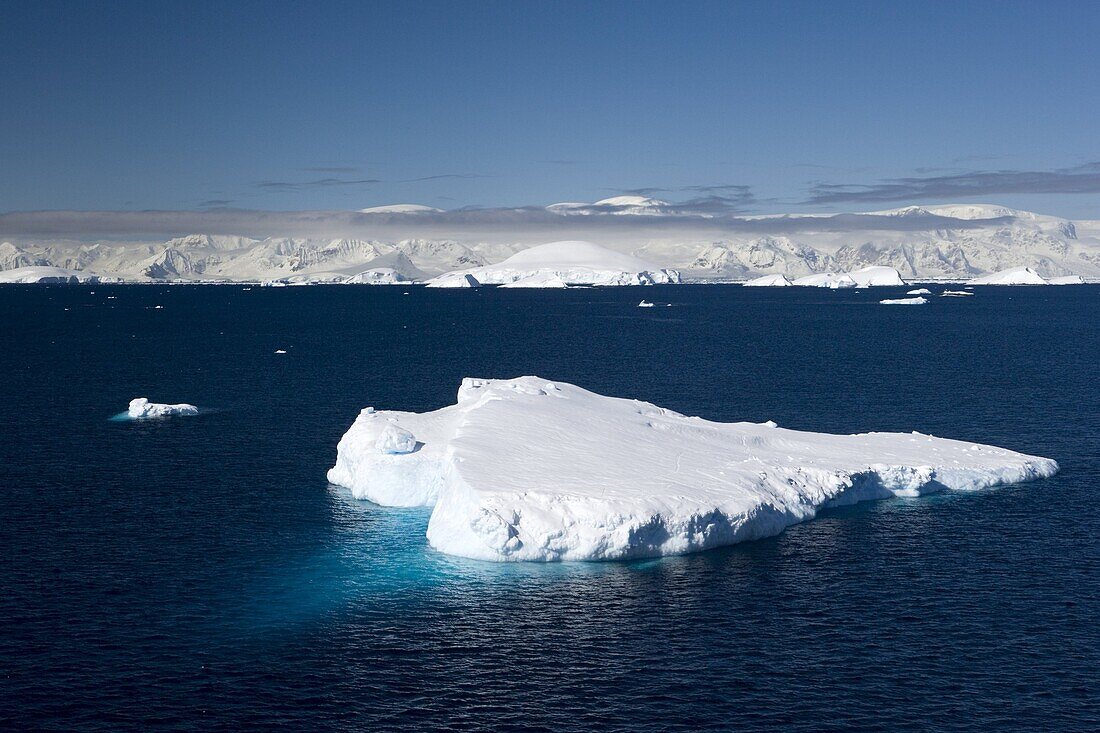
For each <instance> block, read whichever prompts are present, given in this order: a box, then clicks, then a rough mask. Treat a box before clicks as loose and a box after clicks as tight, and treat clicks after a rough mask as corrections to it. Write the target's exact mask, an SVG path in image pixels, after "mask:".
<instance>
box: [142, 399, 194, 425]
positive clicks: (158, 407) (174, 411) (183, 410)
mask: <svg viewBox="0 0 1100 733" xmlns="http://www.w3.org/2000/svg"><path fill="white" fill-rule="evenodd" d="M198 414H199V408H197V407H195V406H194V405H188V404H186V403H183V402H181V403H179V404H177V405H165V404H161V403H159V402H150V401H149V400H148V399H147V398H145V397H137V398H135V399H132V400H130V406H129V408H127V410H126V415H127V416H128V417H129V418H130V419H131V420H147V419H149V418H154V417H169V416H171V415H198Z"/></svg>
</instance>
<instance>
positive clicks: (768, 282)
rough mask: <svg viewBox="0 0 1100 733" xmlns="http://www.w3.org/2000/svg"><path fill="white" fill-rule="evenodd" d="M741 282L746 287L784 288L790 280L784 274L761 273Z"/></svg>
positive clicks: (788, 284)
mask: <svg viewBox="0 0 1100 733" xmlns="http://www.w3.org/2000/svg"><path fill="white" fill-rule="evenodd" d="M741 284H742V285H744V286H745V287H747V288H785V287H789V286H790V284H791V281H790V280H788V279H787V277H786V276H785V275H762V276H760V277H756V278H753V279H752V280H748V281H746V282H743V283H741Z"/></svg>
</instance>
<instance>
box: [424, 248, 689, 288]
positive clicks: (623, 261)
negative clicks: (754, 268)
mask: <svg viewBox="0 0 1100 733" xmlns="http://www.w3.org/2000/svg"><path fill="white" fill-rule="evenodd" d="M463 277H465V278H472V279H473V280H474V281H475V282H476V283H477V284H480V285H501V286H505V287H529V288H547V287H549V288H563V287H566V286H569V285H604V286H610V285H655V284H661V283H676V282H679V281H680V274H679V273H678V272H677V271H676V270H671V269H664V268H660V267H657V266H656V265H653V264H651V263H649V262H646V261H645V260H642V259H639V258H637V257H634V256H632V255H627V254H623V253H621V252H616V251H615V250H612V249H608V248H607V247H602V246H600V245H598V244H593V243H592V242H584V241H577V240H572V241H561V242H548V243H547V244H541V245H537V246H535V247H530V248H528V249H524V250H521V251H519V252H517V253H516V254H514V255H512V256H511V257H508V258H507V259H505V260H504V261H503V262H499V263H497V264H495V265H483V266H481V267H474V268H469V269H465V270H458V271H455V272H449V273H446V274H444V275H441V276H440V277H439V278H436V279H434V280H431V281H429V282H428V285H430V286H434V287H451V285H449V283H452V282H455V279H456V278H463Z"/></svg>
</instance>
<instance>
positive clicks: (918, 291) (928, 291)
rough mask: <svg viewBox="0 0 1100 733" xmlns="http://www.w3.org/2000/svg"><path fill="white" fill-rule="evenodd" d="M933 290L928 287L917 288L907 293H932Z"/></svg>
mask: <svg viewBox="0 0 1100 733" xmlns="http://www.w3.org/2000/svg"><path fill="white" fill-rule="evenodd" d="M931 294H932V291H931V290H929V289H928V288H917V289H916V290H910V291H909V292H908V293H906V295H931Z"/></svg>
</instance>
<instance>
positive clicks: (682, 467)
mask: <svg viewBox="0 0 1100 733" xmlns="http://www.w3.org/2000/svg"><path fill="white" fill-rule="evenodd" d="M1057 470H1058V464H1057V463H1055V462H1054V461H1053V460H1050V459H1048V458H1040V457H1036V456H1028V455H1024V454H1022V453H1016V452H1013V451H1010V450H1005V449H1003V448H996V447H993V446H987V445H978V444H974V443H969V442H965V441H957V440H947V439H943V438H935V437H932V436H928V435H921V434H918V433H912V434H909V433H865V434H859V435H829V434H820V433H810V432H802V431H797V430H786V429H783V428H779V427H777V426H776V425H775V423H771V422H768V423H764V424H756V423H717V422H711V421H707V420H703V419H701V418H697V417H686V416H684V415H681V414H679V413H676V412H673V411H671V410H667V409H664V408H661V407H657V406H655V405H652V404H650V403H648V402H641V401H638V400H629V399H620V398H614V397H604V396H601V395H597V394H595V393H592V392H588V391H586V390H584V389H581V388H579V387H575V386H573V385H570V384H564V383H561V382H556V383H555V382H549V381H547V380H545V379H541V378H538V377H520V378H517V379H508V380H488V379H470V378H467V379H464V380H463V382H462V386H461V387H460V388H459V391H458V401H457V403H456V404H454V405H451V406H448V407H444V408H442V409H440V410H436V411H434V412H426V413H411V412H398V411H376V410H374V409H372V408H367V409H365V410H363V411H362V412H361V413H360V414H359V417H358V418H357V419H356V421H355V423H354V424H353V425H352V426H351V428H350V429H349V430H348V431H347V433H346V434H345V435H344V436H343V438H342V439H341V440H340V443H339V446H338V449H337V458H336V465H335V466H334V467H333V468H332V469H331V470H330V471H329V472H328V479H329V481H331V482H332V483H334V484H338V485H341V486H345V487H348V488H349V489H350V490H351V492H352V494H353V495H354V496H355V497H357V498H360V499H369V500H371V501H374V502H376V503H379V504H384V505H390V506H434V510H433V512H432V515H431V519H430V521H429V523H428V532H427V535H428V541H429V542H430V543H431V545H432V546H433V547H435V548H436V549H439V550H441V551H443V552H447V553H451V554H454V555H461V556H465V557H471V558H478V559H485V560H499V561H503V560H536V561H552V560H613V559H625V558H639V557H656V556H662V555H673V554H681V553H687V552H695V551H699V550H706V549H709V548H713V547H719V546H722V545H730V544H734V543H737V542H741V541H743V540H749V539H756V538H760V537H766V536H769V535H774V534H777V533H778V532H780V531H782V530H783V528H784V527H787V526H789V525H792V524H795V523H798V522H801V521H805V520H807V519H811V518H812V517H814V516H815V515H816V513H817V511H818V510H819V509H822V508H825V507H830V506H837V505H842V504H849V503H854V502H857V501H861V500H864V499H877V498H885V497H889V496H917V495H920V494H924V493H929V492H933V491H938V490H942V489H955V490H971V489H980V488H984V487H988V486H996V485H999V484H1009V483H1018V482H1022V481H1030V480H1033V479H1038V478H1043V477H1046V476H1051V475H1053V474H1054V473H1056V472H1057Z"/></svg>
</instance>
